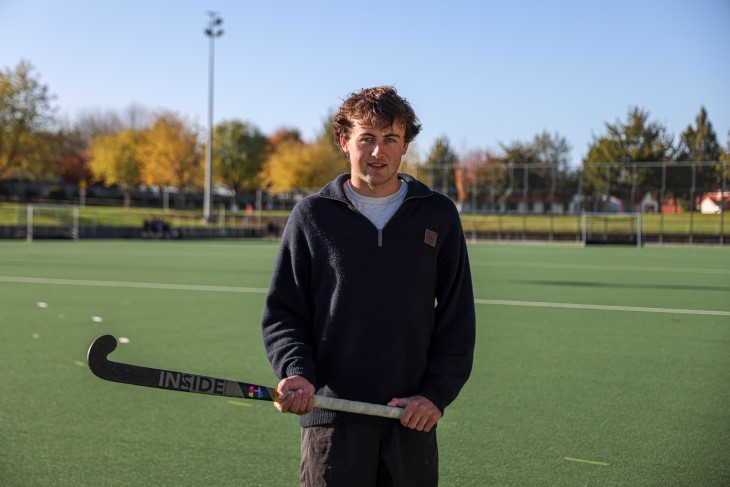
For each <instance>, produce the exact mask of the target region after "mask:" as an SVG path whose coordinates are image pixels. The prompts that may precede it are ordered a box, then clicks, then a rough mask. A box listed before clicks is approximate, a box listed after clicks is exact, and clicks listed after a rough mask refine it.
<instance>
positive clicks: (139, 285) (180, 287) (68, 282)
mask: <svg viewBox="0 0 730 487" xmlns="http://www.w3.org/2000/svg"><path fill="white" fill-rule="evenodd" d="M0 282H10V283H18V284H51V285H60V286H92V287H123V288H134V289H163V290H172V291H204V292H224V293H248V294H266V292H267V291H268V290H267V289H265V288H258V287H233V286H203V285H196V284H166V283H159V282H129V281H90V280H82V279H52V278H46V277H14V276H0ZM474 303H476V304H486V305H496V306H524V307H536V308H565V309H588V310H597V311H630V312H637V313H669V314H689V315H710V316H730V311H716V310H704V309H676V308H647V307H641V306H610V305H603V304H577V303H548V302H540V301H508V300H501V299H475V300H474Z"/></svg>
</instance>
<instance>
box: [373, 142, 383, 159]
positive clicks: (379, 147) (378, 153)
mask: <svg viewBox="0 0 730 487" xmlns="http://www.w3.org/2000/svg"><path fill="white" fill-rule="evenodd" d="M381 155H383V146H382V145H381V144H380V143H378V142H376V143H375V147H373V157H378V158H379V157H380V156H381Z"/></svg>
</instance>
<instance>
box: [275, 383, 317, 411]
mask: <svg viewBox="0 0 730 487" xmlns="http://www.w3.org/2000/svg"><path fill="white" fill-rule="evenodd" d="M276 391H277V393H278V394H279V402H276V401H274V406H275V407H276V409H278V410H279V411H281V412H282V413H294V414H300V415H301V414H306V413H308V412H310V411H311V410H312V409H313V408H314V386H313V385H312V383H311V382H309V381H308V380H307V379H305V378H304V377H300V376H298V375H293V376H291V377H287V378H286V379H281V381H280V382H279V385H278V386H277V387H276Z"/></svg>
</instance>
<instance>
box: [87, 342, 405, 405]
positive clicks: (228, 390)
mask: <svg viewBox="0 0 730 487" xmlns="http://www.w3.org/2000/svg"><path fill="white" fill-rule="evenodd" d="M116 348H117V339H116V338H114V337H113V336H112V335H102V336H100V337H99V338H97V339H96V340H94V341H93V342H92V344H91V346H90V347H89V352H88V354H87V355H86V358H87V361H88V363H89V368H90V369H91V371H92V372H93V373H94V375H96V376H97V377H99V378H101V379H104V380H108V381H111V382H121V383H123V384H132V385H135V386H145V387H154V388H157V389H169V390H172V391H182V392H194V393H197V394H210V395H214V396H226V397H238V398H241V399H256V400H260V401H273V402H279V395H278V393H277V392H276V389H274V388H273V387H265V386H259V385H256V384H247V383H245V382H237V381H233V380H227V379H218V378H216V377H208V376H204V375H197V374H188V373H184V372H175V371H173V370H164V369H153V368H150V367H142V366H139V365H130V364H123V363H121V362H112V361H111V360H109V359H108V358H107V356H108V355H109V354H110V353H112V352H113V351H114V350H116ZM314 407H316V408H321V409H332V410H335V411H344V412H348V413H357V414H368V415H370V416H382V417H385V418H395V419H398V418H400V417H401V414H403V409H402V408H394V407H390V406H382V405H380V404H370V403H366V402H359V401H348V400H346V399H338V398H334V397H325V396H314Z"/></svg>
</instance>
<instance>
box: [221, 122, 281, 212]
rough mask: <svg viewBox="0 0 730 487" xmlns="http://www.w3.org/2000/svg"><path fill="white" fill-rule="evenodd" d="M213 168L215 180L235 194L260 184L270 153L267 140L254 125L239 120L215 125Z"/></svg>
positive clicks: (252, 188)
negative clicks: (260, 177)
mask: <svg viewBox="0 0 730 487" xmlns="http://www.w3.org/2000/svg"><path fill="white" fill-rule="evenodd" d="M213 144H214V146H213V148H214V150H213V156H214V158H213V171H214V176H215V178H216V180H217V181H218V182H220V183H222V184H224V185H226V186H228V187H229V188H230V189H231V190H232V191H233V193H234V196H233V200H234V201H235V199H236V195H239V194H241V192H243V191H244V190H246V189H248V190H254V189H256V188H258V187H259V186H260V180H259V175H260V174H261V170H262V169H263V166H264V163H265V162H266V158H267V157H268V154H269V140H268V139H267V138H266V136H265V135H264V134H262V133H261V131H260V130H259V129H258V128H257V127H255V126H254V125H251V124H247V123H245V122H241V121H238V120H232V121H227V122H222V123H220V124H218V125H216V127H215V138H214V142H213Z"/></svg>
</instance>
